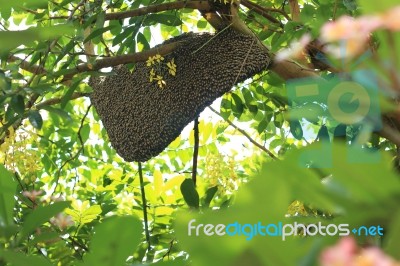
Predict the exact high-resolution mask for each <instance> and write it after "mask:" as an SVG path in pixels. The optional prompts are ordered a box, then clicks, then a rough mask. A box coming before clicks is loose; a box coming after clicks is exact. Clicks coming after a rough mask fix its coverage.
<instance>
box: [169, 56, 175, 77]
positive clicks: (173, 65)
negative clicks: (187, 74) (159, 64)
mask: <svg viewBox="0 0 400 266" xmlns="http://www.w3.org/2000/svg"><path fill="white" fill-rule="evenodd" d="M167 67H168V72H169V73H170V74H171V75H172V76H175V75H176V65H175V63H174V59H173V58H172V60H171V61H170V62H168V63H167Z"/></svg>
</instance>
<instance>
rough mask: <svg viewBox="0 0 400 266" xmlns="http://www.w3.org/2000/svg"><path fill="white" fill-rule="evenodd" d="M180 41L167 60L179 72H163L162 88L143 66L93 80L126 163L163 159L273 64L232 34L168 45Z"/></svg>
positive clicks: (188, 37)
mask: <svg viewBox="0 0 400 266" xmlns="http://www.w3.org/2000/svg"><path fill="white" fill-rule="evenodd" d="M178 40H179V42H180V45H179V48H177V49H176V50H175V51H174V52H173V53H171V54H168V55H164V60H165V62H171V61H172V62H174V64H175V65H176V72H175V75H169V74H168V69H167V68H166V69H165V70H164V71H165V73H161V72H162V71H163V70H162V69H161V70H160V71H161V72H160V76H162V77H163V78H162V80H163V87H162V88H160V86H159V84H157V83H155V82H150V81H149V76H150V71H151V69H150V68H149V67H148V66H147V65H146V62H141V63H137V64H136V65H135V69H134V71H133V72H131V71H129V70H128V69H127V68H126V67H125V66H118V67H115V68H114V69H113V72H114V73H115V75H111V76H107V77H105V78H104V77H103V78H99V77H95V78H91V81H90V85H91V86H92V87H93V89H94V92H93V93H92V96H91V101H92V103H93V105H94V106H95V108H96V110H97V112H98V114H99V116H100V118H101V120H102V122H103V125H104V127H105V129H106V131H107V133H108V136H109V139H110V141H111V144H112V146H113V147H114V148H115V150H116V151H117V153H118V154H119V155H120V156H121V157H122V158H123V159H124V160H126V161H138V162H144V161H147V160H148V159H150V158H152V157H154V156H157V155H158V154H159V153H160V152H162V151H163V150H164V149H165V148H166V147H167V146H168V145H169V144H170V143H171V142H172V141H173V140H174V139H175V138H176V137H178V136H179V134H180V133H181V131H182V130H183V128H184V127H185V126H186V125H187V124H189V123H190V122H191V121H192V120H194V119H195V118H196V117H197V116H198V115H199V114H200V112H202V111H203V110H204V108H205V107H207V106H208V105H210V104H211V103H212V102H213V101H214V100H215V99H217V98H218V97H220V96H222V95H223V94H224V93H226V92H228V91H229V90H230V89H231V88H232V87H233V86H234V85H235V84H237V83H239V82H242V81H244V80H246V79H247V78H249V77H252V76H253V75H255V74H257V73H259V72H261V71H263V70H265V69H266V68H267V67H268V65H269V64H270V62H271V60H270V55H269V54H268V52H266V51H265V50H264V49H262V48H260V47H259V46H258V45H256V40H254V39H253V37H250V36H246V35H242V34H240V33H237V32H235V31H234V30H230V29H227V30H224V31H221V32H219V33H216V34H208V33H206V34H194V33H189V34H184V35H181V36H178V37H175V38H172V39H170V40H168V41H166V42H165V43H171V42H174V41H178ZM161 45H162V44H161Z"/></svg>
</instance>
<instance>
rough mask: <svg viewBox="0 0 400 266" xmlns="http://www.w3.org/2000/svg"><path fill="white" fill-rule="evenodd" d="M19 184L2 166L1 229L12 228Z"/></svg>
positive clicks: (0, 179)
mask: <svg viewBox="0 0 400 266" xmlns="http://www.w3.org/2000/svg"><path fill="white" fill-rule="evenodd" d="M16 187H17V183H16V181H15V180H14V178H13V175H12V174H11V173H10V172H9V171H8V170H7V169H6V168H5V167H4V165H3V164H0V227H3V226H11V225H13V224H14V221H13V208H14V204H15V199H14V194H15V189H16Z"/></svg>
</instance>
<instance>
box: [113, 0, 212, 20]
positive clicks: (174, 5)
mask: <svg viewBox="0 0 400 266" xmlns="http://www.w3.org/2000/svg"><path fill="white" fill-rule="evenodd" d="M182 8H191V9H199V10H204V11H206V10H210V8H211V7H210V4H209V3H208V1H177V2H171V3H163V4H159V5H152V6H147V7H142V8H138V9H133V10H128V11H124V12H116V13H108V14H106V16H105V20H114V19H124V18H130V17H137V16H143V15H147V14H150V13H157V12H162V11H167V10H174V9H182Z"/></svg>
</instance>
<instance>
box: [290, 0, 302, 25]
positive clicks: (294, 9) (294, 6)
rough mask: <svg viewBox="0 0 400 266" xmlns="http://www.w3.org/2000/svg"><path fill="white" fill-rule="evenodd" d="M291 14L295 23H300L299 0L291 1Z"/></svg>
mask: <svg viewBox="0 0 400 266" xmlns="http://www.w3.org/2000/svg"><path fill="white" fill-rule="evenodd" d="M289 8H290V13H291V14H292V20H293V21H300V7H299V3H298V1H297V0H289Z"/></svg>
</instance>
